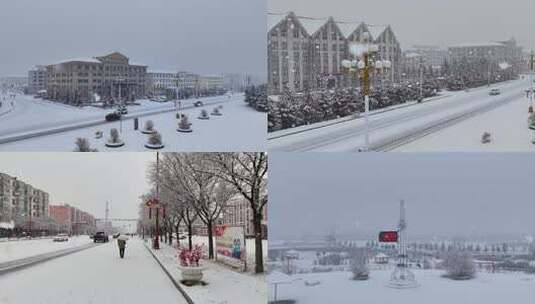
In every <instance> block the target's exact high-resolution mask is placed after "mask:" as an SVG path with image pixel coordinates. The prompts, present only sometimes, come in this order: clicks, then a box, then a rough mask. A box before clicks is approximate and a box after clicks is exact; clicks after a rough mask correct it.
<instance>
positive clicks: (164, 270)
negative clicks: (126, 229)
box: [143, 242, 195, 304]
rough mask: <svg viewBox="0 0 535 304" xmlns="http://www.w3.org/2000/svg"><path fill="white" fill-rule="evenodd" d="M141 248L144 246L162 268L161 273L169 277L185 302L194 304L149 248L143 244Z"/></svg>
mask: <svg viewBox="0 0 535 304" xmlns="http://www.w3.org/2000/svg"><path fill="white" fill-rule="evenodd" d="M143 246H145V248H147V250H148V251H149V252H150V254H151V255H152V257H153V258H154V260H156V262H157V263H158V265H160V267H161V268H162V270H163V272H165V274H166V275H167V277H169V279H170V280H171V282H172V283H173V285H174V286H175V288H176V289H177V290H178V291H179V292H180V293H181V294H182V296H184V299H185V300H186V302H188V304H195V303H194V302H193V300H192V299H191V298H190V296H189V295H188V294H187V293H186V291H185V290H184V289H183V288H182V286H180V282H177V280H175V278H174V277H173V276H172V275H171V273H170V272H169V271H168V270H167V268H165V266H164V265H163V263H162V262H161V261H160V259H158V257H157V256H156V255H155V254H154V252H152V250H150V248H149V247H148V246H147V244H146V243H145V242H143Z"/></svg>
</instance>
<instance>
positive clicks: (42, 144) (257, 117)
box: [0, 95, 266, 152]
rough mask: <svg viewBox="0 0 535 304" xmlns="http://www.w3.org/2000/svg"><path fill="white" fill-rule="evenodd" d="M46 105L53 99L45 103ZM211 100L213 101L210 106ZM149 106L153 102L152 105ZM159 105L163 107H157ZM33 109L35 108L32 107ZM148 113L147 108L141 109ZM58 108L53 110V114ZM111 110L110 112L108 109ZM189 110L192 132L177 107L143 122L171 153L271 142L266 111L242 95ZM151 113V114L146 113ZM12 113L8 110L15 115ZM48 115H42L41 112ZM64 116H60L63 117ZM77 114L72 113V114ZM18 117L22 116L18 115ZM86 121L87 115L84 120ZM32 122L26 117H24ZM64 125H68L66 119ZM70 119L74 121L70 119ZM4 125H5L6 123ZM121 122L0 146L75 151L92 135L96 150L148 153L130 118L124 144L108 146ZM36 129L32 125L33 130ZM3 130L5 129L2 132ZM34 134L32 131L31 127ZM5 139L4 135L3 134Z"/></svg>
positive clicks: (144, 139)
mask: <svg viewBox="0 0 535 304" xmlns="http://www.w3.org/2000/svg"><path fill="white" fill-rule="evenodd" d="M41 102H43V103H49V102H44V101H41ZM150 103H152V105H151V106H150V110H151V111H158V112H159V111H161V110H162V109H161V108H162V107H163V108H167V109H174V105H173V103H168V104H159V103H156V105H154V104H155V103H153V102H150ZM209 103H214V105H210V104H209ZM215 104H217V105H223V109H222V110H221V112H222V113H223V115H222V116H210V119H209V120H200V119H197V117H198V116H199V113H200V111H201V109H206V110H207V111H208V112H209V113H210V112H211V111H212V109H213V108H214V107H215ZM52 106H53V107H59V108H62V107H68V106H63V105H56V104H54V105H52ZM147 107H148V106H147ZM154 107H159V108H158V109H156V110H155V109H154ZM30 109H33V106H32V107H30ZM68 111H69V113H70V112H72V111H77V112H82V114H80V113H79V115H82V116H83V117H84V118H83V119H89V120H90V119H92V118H93V117H90V116H88V115H90V114H89V113H92V112H95V111H96V112H98V117H99V118H98V119H103V115H104V113H101V111H102V110H96V109H90V110H88V111H87V112H86V109H83V110H80V109H74V110H73V108H72V107H68ZM140 111H141V112H143V111H142V110H140ZM50 112H54V111H50V110H49V111H48V112H46V114H47V115H48V113H50ZM108 112H110V110H107V111H106V113H108ZM181 112H182V113H184V114H186V115H187V116H188V118H189V119H190V122H191V123H192V126H191V128H192V129H193V132H192V133H180V132H177V131H176V129H177V127H178V119H176V116H175V113H176V112H175V111H170V112H166V113H159V114H154V115H149V116H143V117H140V118H139V122H140V124H139V126H140V128H143V126H144V124H145V121H147V120H152V121H153V122H154V125H155V129H156V130H157V131H158V132H160V134H161V135H162V140H163V144H164V145H165V147H164V149H163V150H166V151H200V150H203V151H207V152H209V151H221V152H224V151H263V150H265V145H266V140H265V138H266V114H265V113H260V112H257V111H255V110H253V109H251V108H250V107H248V106H247V105H246V103H245V102H243V95H236V96H234V97H232V98H229V97H228V96H222V97H219V98H216V97H213V98H208V99H207V100H206V101H205V106H204V107H199V108H189V109H185V110H183V111H181ZM144 113H145V114H146V112H144ZM10 115H11V114H8V116H10ZM41 115H43V114H41ZM136 115H137V114H136V113H135V112H134V111H130V112H129V114H128V116H127V118H128V117H130V118H131V117H134V116H136ZM60 116H61V115H60ZM71 117H72V116H71ZM17 119H18V120H20V119H21V116H18V118H17ZM80 119H82V118H80ZM24 120H27V118H24ZM61 123H67V122H66V121H61ZM69 123H70V122H69ZM2 125H4V124H2ZM120 126H121V123H120V122H112V123H105V124H101V125H98V126H93V127H87V128H81V129H76V130H72V131H66V132H62V133H57V134H52V135H46V136H40V137H35V138H31V139H26V140H21V141H16V142H10V143H6V144H3V145H0V150H3V151H72V150H74V148H75V145H74V142H75V140H76V138H78V137H84V138H87V139H89V141H90V145H91V148H96V149H97V150H98V151H104V152H110V151H147V150H148V149H147V148H145V147H144V144H145V143H146V142H147V138H148V135H145V134H142V133H141V132H140V131H135V130H134V128H133V126H134V120H133V119H125V120H124V121H122V126H123V128H122V130H123V131H122V134H121V138H122V139H123V141H124V142H125V145H124V146H122V147H119V148H108V147H106V146H105V143H106V141H107V138H108V137H109V132H110V129H112V128H117V129H118V130H120V129H121V127H120ZM34 129H35V128H33V127H32V130H34ZM2 130H3V131H2ZM97 131H102V132H103V134H104V136H103V137H102V138H100V139H97V138H95V132H97ZM2 132H5V129H4V127H0V134H2ZM30 132H33V131H30ZM0 137H1V136H0Z"/></svg>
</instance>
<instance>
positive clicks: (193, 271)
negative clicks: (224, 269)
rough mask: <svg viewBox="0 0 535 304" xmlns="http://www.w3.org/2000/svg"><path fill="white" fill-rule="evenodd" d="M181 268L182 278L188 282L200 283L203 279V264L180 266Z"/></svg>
mask: <svg viewBox="0 0 535 304" xmlns="http://www.w3.org/2000/svg"><path fill="white" fill-rule="evenodd" d="M179 268H180V270H181V272H180V273H181V275H182V280H183V281H186V282H188V283H198V282H200V281H201V280H202V276H203V273H202V272H203V270H204V267H203V266H197V267H185V266H179Z"/></svg>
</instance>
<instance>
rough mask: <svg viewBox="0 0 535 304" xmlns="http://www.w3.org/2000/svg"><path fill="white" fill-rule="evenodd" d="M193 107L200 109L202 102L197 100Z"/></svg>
mask: <svg viewBox="0 0 535 304" xmlns="http://www.w3.org/2000/svg"><path fill="white" fill-rule="evenodd" d="M193 105H194V106H196V107H202V106H203V103H202V101H200V100H197V101H196V102H195V103H194V104H193Z"/></svg>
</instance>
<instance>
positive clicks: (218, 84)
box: [198, 75, 224, 90]
mask: <svg viewBox="0 0 535 304" xmlns="http://www.w3.org/2000/svg"><path fill="white" fill-rule="evenodd" d="M198 81H199V85H198V86H199V89H201V90H213V89H221V88H223V81H224V78H223V76H221V75H201V76H199V80H198Z"/></svg>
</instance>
